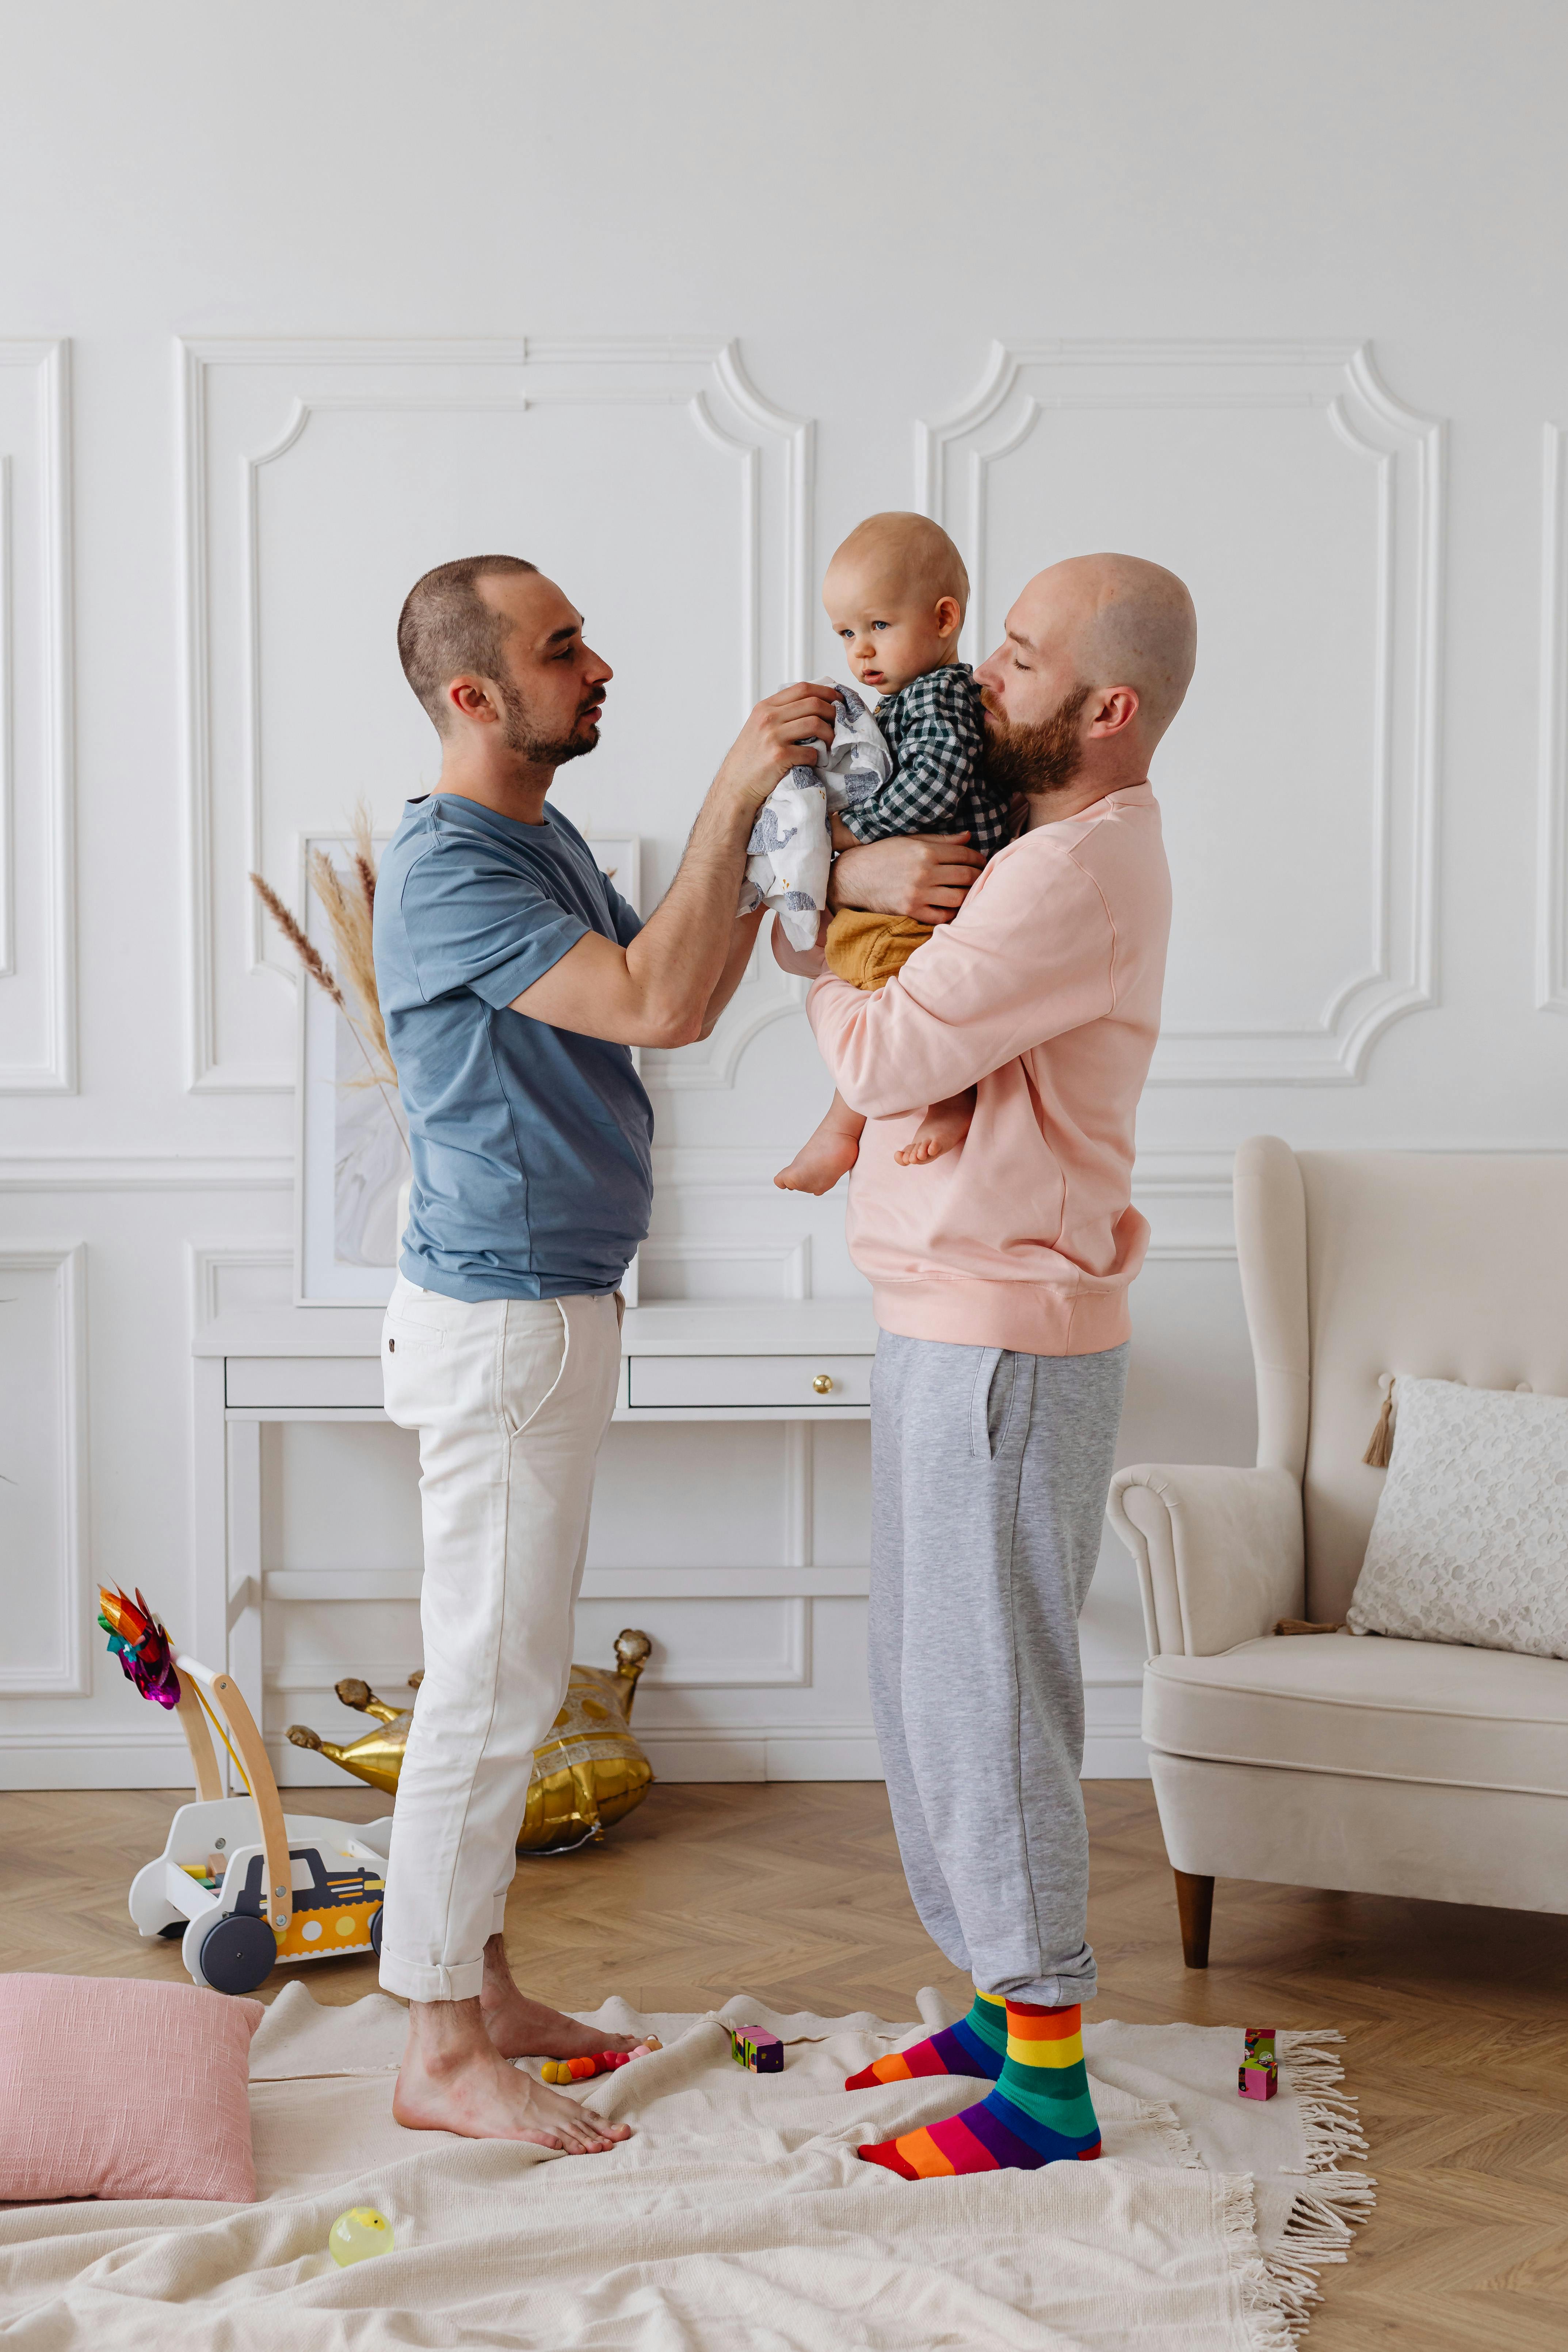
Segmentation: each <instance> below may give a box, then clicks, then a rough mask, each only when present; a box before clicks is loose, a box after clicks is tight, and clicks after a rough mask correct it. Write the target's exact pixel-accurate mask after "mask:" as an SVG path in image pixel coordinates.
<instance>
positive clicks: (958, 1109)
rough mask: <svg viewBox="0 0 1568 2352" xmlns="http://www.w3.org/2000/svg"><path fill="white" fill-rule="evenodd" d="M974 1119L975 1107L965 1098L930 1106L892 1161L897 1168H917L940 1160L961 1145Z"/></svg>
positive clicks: (964, 1096)
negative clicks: (929, 1161) (897, 1164)
mask: <svg viewBox="0 0 1568 2352" xmlns="http://www.w3.org/2000/svg"><path fill="white" fill-rule="evenodd" d="M973 1115H974V1105H973V1101H972V1100H971V1099H970V1098H969V1097H968V1096H966V1095H960V1096H958V1097H955V1098H954V1100H953V1101H952V1102H945V1103H932V1105H931V1108H930V1110H928V1111H927V1113H926V1115H925V1117H924V1118H922V1119H921V1123H920V1125H919V1127H917V1128H916V1129H915V1131H914V1136H913V1139H912V1140H911V1141H910V1142H909V1143H906V1144H905V1146H904V1148H903V1150H901V1151H895V1152H894V1154H893V1157H894V1159H895V1160H897V1161H898V1163H899V1165H900V1168H919V1167H921V1166H922V1165H923V1164H924V1162H925V1161H926V1160H940V1159H941V1158H942V1153H943V1152H944V1151H953V1150H957V1148H958V1146H959V1145H960V1144H961V1143H962V1142H963V1139H964V1137H965V1136H966V1135H967V1134H968V1133H969V1122H970V1120H971V1119H972V1118H973Z"/></svg>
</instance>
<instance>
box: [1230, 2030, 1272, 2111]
mask: <svg viewBox="0 0 1568 2352" xmlns="http://www.w3.org/2000/svg"><path fill="white" fill-rule="evenodd" d="M1278 2031H1279V2028H1278V2027H1277V2026H1273V2025H1248V2026H1246V2027H1244V2028H1243V2034H1244V2042H1243V2050H1242V2060H1241V2063H1240V2065H1239V2066H1238V2067H1237V2070H1236V2087H1237V2091H1238V2092H1239V2093H1240V2095H1241V2096H1242V2097H1243V2098H1244V2099H1271V2098H1272V2097H1273V2096H1274V2094H1275V2092H1276V2091H1277V2090H1278V2089H1279V2059H1278V2058H1277V2057H1276V2056H1275V2054H1274V2036H1275V2034H1276V2033H1277V2032H1278Z"/></svg>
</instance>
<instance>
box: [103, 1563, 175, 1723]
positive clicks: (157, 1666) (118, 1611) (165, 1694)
mask: <svg viewBox="0 0 1568 2352" xmlns="http://www.w3.org/2000/svg"><path fill="white" fill-rule="evenodd" d="M98 1597H99V1600H100V1601H101V1603H102V1604H103V1605H102V1609H101V1612H100V1616H99V1620H98V1622H99V1623H100V1625H101V1626H102V1628H103V1630H104V1632H105V1633H107V1634H108V1636H109V1646H110V1650H111V1651H112V1652H113V1654H114V1655H115V1656H116V1657H117V1658H118V1659H119V1660H120V1665H121V1672H122V1673H123V1675H125V1678H126V1680H127V1681H128V1682H132V1683H134V1684H135V1685H136V1687H137V1689H138V1690H139V1691H140V1692H141V1694H142V1697H143V1698H150V1699H155V1700H156V1701H157V1703H158V1705H159V1706H178V1705H179V1703H180V1677H179V1675H177V1674H176V1673H175V1672H174V1652H173V1650H172V1649H171V1648H170V1646H169V1636H168V1633H166V1632H165V1630H164V1628H163V1626H162V1625H160V1624H159V1622H158V1620H157V1619H156V1617H154V1616H153V1612H152V1611H151V1609H149V1607H148V1606H147V1603H146V1601H144V1600H143V1599H142V1592H141V1589H140V1587H138V1589H137V1593H136V1598H135V1600H134V1601H131V1600H128V1599H127V1597H126V1595H125V1594H124V1593H123V1592H121V1590H120V1588H119V1586H118V1585H116V1587H115V1588H114V1591H112V1592H111V1591H110V1589H109V1587H108V1585H107V1584H100V1586H99V1588H98Z"/></svg>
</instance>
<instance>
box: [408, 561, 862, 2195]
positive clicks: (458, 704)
mask: <svg viewBox="0 0 1568 2352" xmlns="http://www.w3.org/2000/svg"><path fill="white" fill-rule="evenodd" d="M397 638H398V650H399V652H400V654H401V655H402V657H403V667H404V669H405V673H406V675H407V677H408V681H409V684H410V685H411V686H412V688H414V691H415V693H416V695H417V696H418V697H419V699H420V700H421V702H422V703H423V704H424V706H425V708H426V710H427V711H428V712H429V714H430V717H431V719H433V720H434V722H435V726H436V730H437V734H438V735H439V736H440V739H441V751H442V760H441V773H440V777H439V780H438V782H437V787H436V790H435V791H434V792H433V793H430V794H428V795H427V796H426V797H425V798H423V799H420V800H415V801H410V802H409V803H408V805H407V807H406V809H405V812H404V817H403V822H402V824H400V825H399V826H398V828H397V832H396V834H395V836H394V838H393V841H392V843H391V845H390V846H389V848H388V849H387V851H386V854H385V856H384V858H383V860H382V865H381V874H380V879H379V882H378V885H377V889H376V899H375V970H376V984H377V988H378V991H379V994H380V999H381V1006H382V1011H383V1013H384V1017H385V1022H386V1031H387V1038H388V1042H389V1044H390V1045H391V1048H392V1054H393V1058H394V1060H395V1063H396V1065H397V1075H398V1085H399V1087H400V1090H401V1093H402V1096H403V1102H404V1107H405V1110H406V1112H407V1115H408V1129H409V1138H410V1143H411V1148H412V1153H413V1161H414V1179H413V1188H412V1199H411V1203H410V1210H409V1217H408V1225H407V1230H406V1232H405V1234H404V1237H403V1248H402V1255H401V1259H400V1262H399V1272H398V1275H397V1278H396V1283H395V1288H394V1291H393V1296H392V1302H391V1305H390V1307H388V1309H387V1316H386V1325H385V1330H384V1339H383V1350H382V1366H383V1372H384V1383H385V1397H386V1409H387V1412H388V1413H389V1414H390V1415H391V1417H392V1419H393V1420H394V1421H395V1422H396V1423H399V1424H400V1425H401V1426H402V1427H404V1428H405V1429H416V1430H417V1431H418V1433H419V1458H420V1465H421V1469H422V1472H423V1476H422V1478H421V1481H420V1493H421V1498H422V1511H423V1520H424V1535H425V1580H424V1590H423V1594H422V1598H421V1602H420V1615H421V1622H422V1626H423V1632H424V1642H425V1679H424V1683H423V1685H422V1686H421V1689H420V1693H419V1704H418V1706H417V1708H416V1711H415V1717H414V1722H413V1726H412V1729H411V1732H410V1736H409V1740H408V1746H407V1749H406V1751H405V1757H404V1762H403V1770H402V1775H401V1779H400V1782H399V1787H398V1794H397V1807H396V1811H395V1817H394V1826H393V1836H392V1853H391V1859H390V1864H389V1867H388V1872H387V1900H386V1907H385V1914H384V1938H383V1943H382V1953H381V1980H382V1982H383V1984H384V1986H386V1988H387V1989H388V1990H389V1991H392V1992H395V1993H398V1994H401V1995H402V1996H403V1997H404V1998H405V2000H407V2001H408V2002H409V2040H408V2048H407V2051H406V2053H405V2058H404V2063H403V2068H402V2072H401V2074H400V2075H399V2077H398V2084H397V2092H396V2096H395V2105H394V2112H395V2114H396V2116H397V2117H398V2120H399V2121H400V2122H401V2123H404V2124H407V2125H413V2126H426V2127H427V2128H431V2129H441V2130H447V2131H456V2132H462V2133H466V2134H468V2135H469V2136H470V2137H478V2138H502V2139H530V2140H536V2141H540V2142H542V2144H543V2145H544V2146H546V2147H556V2148H561V2149H563V2150H566V2151H568V2152H571V2153H578V2152H582V2151H584V2150H589V2149H595V2148H605V2147H609V2146H610V2145H611V2144H612V2142H614V2141H615V2140H617V2139H623V2138H625V2137H626V2132H625V2129H624V2127H622V2126H603V2125H601V2124H600V2123H599V2122H598V2121H597V2119H596V2118H595V2117H594V2116H590V2115H587V2114H586V2113H584V2110H583V2109H582V2108H581V2107H580V2106H578V2105H576V2104H575V2103H574V2102H573V2101H571V2100H569V2099H563V2098H562V2097H560V2096H559V2095H557V2094H556V2093H555V2092H553V2091H551V2090H547V2089H546V2088H545V2087H544V2085H543V2084H541V2083H538V2082H535V2081H534V2080H533V2078H532V2077H531V2075H529V2074H524V2073H522V2072H521V2071H519V2070H518V2069H517V2068H515V2067H513V2066H512V2065H511V2064H510V2063H509V2062H510V2060H511V2059H512V2058H513V2057H517V2056H522V2055H537V2056H541V2057H553V2058H569V2057H575V2056H581V2055H585V2054H587V2053H590V2052H592V2051H594V2050H602V2049H605V2048H608V2047H620V2048H623V2049H629V2048H631V2047H632V2046H633V2045H632V2044H631V2043H630V2042H627V2041H626V2038H625V2037H624V2036H621V2037H617V2036H616V2035H614V2034H604V2033H599V2032H587V2031H586V2030H585V2029H584V2027H582V2026H579V2025H577V2024H575V2023H574V2021H573V2020H572V2019H571V2018H568V2017H563V2016H562V2015H561V2014H560V2013H559V2012H558V2011H555V2010H552V2009H548V2008H546V2007H545V2006H544V2005H543V2004H542V2003H541V2002H538V2001H534V2000H529V1999H528V1998H527V1996H526V1995H524V1994H523V1993H522V1992H521V1991H520V1990H519V1989H518V1987H517V1986H516V1985H515V1984H514V1983H513V1981H512V1979H511V1975H510V1970H509V1969H508V1967H507V1962H506V1952H505V1947H504V1945H503V1942H502V1939H501V1924H502V1916H503V1911H504V1906H505V1898H506V1890H507V1887H508V1885H509V1884H510V1880H511V1877H512V1874H513V1871H514V1869H515V1866H516V1855H515V1849H514V1841H515V1839H516V1835H517V1831H518V1825H519V1823H520V1822H521V1819H522V1812H523V1805H524V1802H525V1800H526V1796H527V1790H528V1781H529V1774H530V1769H531V1764H532V1759H533V1750H534V1748H536V1747H537V1745H538V1744H539V1742H540V1741H541V1740H542V1738H544V1737H545V1735H546V1734H547V1732H548V1731H549V1728H550V1726H551V1724H552V1721H553V1720H554V1717H555V1716H556V1713H557V1711H558V1710H559V1708H560V1706H561V1702H562V1700H563V1697H564V1696H565V1692H566V1682H567V1675H568V1674H569V1672H570V1668H571V1658H572V1617H573V1608H574V1602H575V1601H576V1598H577V1590H578V1586H579V1583H580V1581H581V1578H582V1572H583V1561H584V1552H585V1549H586V1544H587V1531H588V1507H589V1503H590V1500H591V1497H592V1493H593V1483H594V1461H595V1454H597V1452H598V1449H599V1445H600V1443H601V1441H602V1439H603V1437H604V1433H605V1428H606V1426H607V1425H608V1422H609V1418H610V1413H611V1410H612V1408H613V1406H614V1403H615V1398H616V1381H617V1376H618V1373H619V1370H620V1337H619V1332H620V1307H621V1299H620V1295H619V1292H618V1290H617V1288H616V1286H617V1284H618V1283H619V1282H620V1280H621V1278H622V1276H624V1274H625V1273H626V1265H627V1264H628V1262H629V1260H630V1258H631V1256H632V1254H633V1252H634V1251H635V1250H636V1248H637V1244H638V1242H639V1241H640V1240H641V1239H642V1236H643V1234H645V1233H646V1232H647V1216H648V1204H649V1199H650V1191H651V1186H650V1173H649V1170H650V1142H651V1138H652V1132H653V1116H652V1112H651V1109H650V1108H649V1105H648V1099H647V1095H646V1094H645V1093H644V1091H643V1088H642V1085H641V1082H640V1080H639V1079H638V1077H637V1071H636V1069H635V1068H634V1067H633V1065H632V1056H631V1051H630V1049H631V1047H632V1046H634V1045H665V1046H669V1045H686V1044H688V1043H689V1042H690V1041H691V1040H692V1039H694V1038H697V1037H700V1036H704V1035H706V1034H707V1033H708V1031H709V1030H710V1028H711V1026H712V1024H713V1023H714V1022H715V1021H716V1020H717V1019H718V1017H719V1014H720V1013H721V1011H722V1010H723V1007H724V1005H725V1004H726V1003H728V1001H729V999H730V997H731V994H732V993H733V992H734V989H735V987H736V984H737V982H739V980H740V978H741V975H742V972H743V971H745V968H746V964H747V962H748V961H749V959H750V956H751V952H752V942H753V940H754V939H755V936H756V930H757V925H758V922H759V921H760V919H761V917H760V913H759V914H756V915H751V916H747V917H744V918H737V916H736V913H735V908H736V907H737V905H738V904H739V900H740V895H741V881H742V872H743V869H744V866H745V859H746V844H747V840H748V838H749V836H750V834H751V830H752V822H753V819H754V817H755V814H756V811H757V809H758V808H759V807H760V805H761V804H762V803H763V800H764V799H765V798H766V797H767V795H768V793H770V792H771V791H772V790H773V786H774V784H775V783H777V782H778V781H779V779H780V777H781V776H782V775H784V772H785V771H786V770H787V769H789V768H790V767H792V766H794V765H795V763H796V762H797V761H802V760H805V761H807V762H809V761H813V760H815V758H816V751H815V750H814V749H811V748H805V749H803V748H802V747H803V745H805V746H807V747H809V746H810V745H811V744H812V743H813V741H820V742H827V741H830V740H832V734H833V716H832V712H833V701H832V695H831V692H830V691H829V690H827V689H825V688H822V687H820V686H795V687H786V688H784V690H783V691H782V692H780V693H778V694H774V695H772V696H770V697H769V698H768V699H767V700H766V701H765V702H763V703H759V705H758V706H757V708H756V709H755V710H754V711H753V712H752V716H751V718H750V719H748V720H747V722H746V724H745V726H744V728H743V729H742V731H741V734H740V735H739V737H738V738H737V740H736V741H735V744H734V746H733V748H732V749H731V751H730V752H729V754H728V756H727V757H726V759H725V761H724V762H723V765H722V766H721V769H720V771H719V773H718V775H717V777H716V778H715V780H714V782H713V784H712V787H711V789H710V792H709V793H708V796H707V798H706V800H705V801H704V802H703V804H702V807H701V810H700V813H699V815H698V818H697V822H696V824H695V825H694V826H693V828H692V832H691V837H690V840H689V843H688V845H687V849H686V855H685V856H684V858H683V859H682V861H681V865H680V869H679V873H678V874H677V875H676V877H675V880H674V881H673V883H672V884H671V885H670V888H669V891H668V896H667V897H666V898H665V900H664V902H663V904H662V905H661V906H660V907H659V908H658V911H657V912H656V913H655V914H654V915H653V916H651V917H650V919H649V920H648V921H647V923H646V924H642V923H639V922H638V920H637V916H636V915H635V914H634V913H633V912H632V910H631V908H629V907H628V906H627V905H626V901H625V899H624V898H621V897H620V896H619V894H618V893H617V892H616V890H615V889H614V887H612V886H611V884H610V883H609V882H608V881H606V879H605V877H604V876H603V875H602V874H601V873H600V872H599V870H598V868H597V866H595V863H594V859H593V856H592V854H591V852H590V851H589V849H588V847H587V845H586V844H585V843H584V840H583V837H582V835H580V834H579V833H578V832H577V830H576V828H575V826H574V825H571V824H568V823H567V822H566V820H565V818H564V817H563V816H562V815H561V814H560V813H559V812H558V811H557V810H555V809H552V808H550V807H548V806H547V805H546V801H545V795H546V793H548V791H549V789H550V785H551V783H552V780H553V778H554V775H555V772H556V770H557V769H558V768H559V767H561V766H562V765H563V763H564V762H565V761H569V760H574V759H577V758H579V757H580V756H581V755H582V754H583V753H584V752H588V751H592V750H593V749H594V747H595V744H596V743H597V741H598V740H599V723H600V719H601V716H602V713H603V708H604V701H605V687H606V686H607V684H608V683H609V678H610V669H609V666H608V664H607V663H605V662H603V661H601V660H600V659H599V656H597V654H595V653H593V652H591V651H590V649H589V647H588V646H586V645H585V644H584V639H583V621H582V616H581V614H578V613H577V612H576V611H575V610H574V607H573V606H572V605H571V604H569V603H568V602H567V600H566V598H565V596H564V595H563V593H562V592H561V590H560V589H559V588H557V587H556V586H555V585H554V584H553V583H552V582H551V581H549V580H546V579H545V578H543V577H542V574H541V573H540V572H539V571H538V570H537V568H536V567H535V566H534V565H533V564H531V563H524V562H520V561H519V560H518V559H517V558H516V557H513V556H479V557H476V558H471V559H469V560H468V561H466V562H457V563H445V564H442V565H441V566H440V567H439V568H438V569H437V571H434V572H427V573H426V576H425V577H424V579H422V580H420V581H419V582H418V583H416V586H415V587H414V589H413V590H412V591H411V593H410V594H409V597H408V600H407V602H406V604H405V606H404V608H403V614H402V618H401V620H400V621H399V624H398V632H397Z"/></svg>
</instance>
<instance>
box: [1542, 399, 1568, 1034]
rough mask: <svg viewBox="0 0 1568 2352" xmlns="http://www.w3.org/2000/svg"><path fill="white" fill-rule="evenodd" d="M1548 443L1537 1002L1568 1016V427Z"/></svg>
mask: <svg viewBox="0 0 1568 2352" xmlns="http://www.w3.org/2000/svg"><path fill="white" fill-rule="evenodd" d="M1541 471H1542V483H1541V734H1540V751H1539V755H1538V756H1539V761H1540V767H1539V774H1538V782H1537V787H1536V880H1535V1002H1536V1006H1537V1009H1538V1010H1539V1011H1540V1012H1542V1013H1568V425H1546V426H1545V427H1544V428H1543V431H1542V467H1541Z"/></svg>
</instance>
